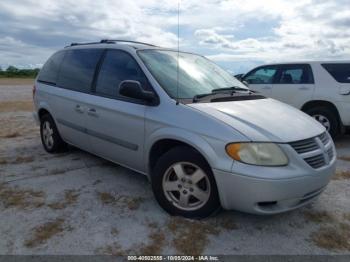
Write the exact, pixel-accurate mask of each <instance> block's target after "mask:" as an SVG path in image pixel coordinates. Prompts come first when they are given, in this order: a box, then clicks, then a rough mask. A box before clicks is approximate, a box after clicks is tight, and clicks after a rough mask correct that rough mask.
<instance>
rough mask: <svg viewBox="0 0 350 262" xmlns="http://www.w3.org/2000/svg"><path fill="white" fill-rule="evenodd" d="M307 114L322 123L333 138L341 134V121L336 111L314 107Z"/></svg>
mask: <svg viewBox="0 0 350 262" xmlns="http://www.w3.org/2000/svg"><path fill="white" fill-rule="evenodd" d="M306 113H307V114H309V115H310V116H312V117H313V118H314V119H316V120H317V121H318V122H320V123H321V124H322V125H323V126H324V127H325V128H326V129H327V131H328V132H329V133H330V135H331V136H332V137H336V136H337V135H338V134H339V121H338V117H337V114H336V113H335V112H334V110H332V109H330V108H328V107H314V108H311V109H309V110H306Z"/></svg>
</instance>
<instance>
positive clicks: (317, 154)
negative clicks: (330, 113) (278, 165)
mask: <svg viewBox="0 0 350 262" xmlns="http://www.w3.org/2000/svg"><path fill="white" fill-rule="evenodd" d="M329 142H330V137H329V135H328V134H327V132H325V133H323V134H321V135H319V136H317V137H313V138H309V139H304V140H300V141H296V142H292V143H289V144H290V145H291V146H292V147H293V148H294V150H295V151H296V152H297V153H298V154H300V155H301V156H302V157H303V159H304V160H305V162H306V163H308V164H309V166H311V167H312V168H315V169H317V168H320V167H323V166H325V165H326V164H327V163H326V159H325V155H324V154H325V153H326V154H327V155H328V158H329V161H331V160H333V158H334V150H333V146H332V145H331V143H329ZM321 143H322V144H323V145H324V146H321ZM323 150H325V151H326V152H324V151H323Z"/></svg>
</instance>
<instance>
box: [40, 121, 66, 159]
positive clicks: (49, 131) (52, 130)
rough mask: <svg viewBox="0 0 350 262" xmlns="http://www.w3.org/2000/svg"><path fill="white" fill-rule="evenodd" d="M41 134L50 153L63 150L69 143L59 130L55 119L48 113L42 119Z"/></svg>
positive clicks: (45, 147) (43, 142)
mask: <svg viewBox="0 0 350 262" xmlns="http://www.w3.org/2000/svg"><path fill="white" fill-rule="evenodd" d="M40 136H41V142H42V144H43V146H44V149H45V150H46V151H47V152H48V153H57V152H62V151H64V150H65V149H66V148H67V144H66V143H65V142H64V141H63V140H62V138H61V136H60V134H59V132H58V130H57V127H56V124H55V121H54V120H53V119H52V117H51V116H50V115H48V114H46V115H44V116H42V117H41V119H40Z"/></svg>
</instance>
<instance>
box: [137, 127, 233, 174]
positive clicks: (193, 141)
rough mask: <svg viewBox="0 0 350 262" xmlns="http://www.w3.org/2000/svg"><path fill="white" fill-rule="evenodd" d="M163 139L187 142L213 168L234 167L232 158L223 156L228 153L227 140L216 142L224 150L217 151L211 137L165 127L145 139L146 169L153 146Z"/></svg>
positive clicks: (229, 168)
mask: <svg viewBox="0 0 350 262" xmlns="http://www.w3.org/2000/svg"><path fill="white" fill-rule="evenodd" d="M162 139H173V140H177V141H180V142H183V143H185V144H188V145H190V146H192V147H193V148H195V149H196V150H197V151H198V152H199V153H201V154H202V156H203V157H204V158H205V159H206V160H207V162H208V163H209V165H210V166H211V168H216V169H221V170H227V171H230V170H231V167H232V163H233V161H232V159H230V158H229V157H228V156H227V157H222V154H225V155H226V151H225V142H224V141H220V140H216V143H220V144H222V152H216V151H215V150H214V149H213V147H212V146H211V145H210V143H209V139H205V138H204V137H202V136H200V135H198V134H195V133H193V132H189V131H188V130H185V129H180V128H174V127H165V128H160V129H157V130H156V131H155V132H153V133H152V134H150V135H149V136H148V138H147V140H146V141H145V147H144V155H145V170H147V169H148V164H149V154H150V151H151V148H152V146H153V145H154V144H155V143H156V142H157V141H159V140H162Z"/></svg>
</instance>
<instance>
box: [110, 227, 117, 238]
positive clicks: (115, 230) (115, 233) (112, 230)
mask: <svg viewBox="0 0 350 262" xmlns="http://www.w3.org/2000/svg"><path fill="white" fill-rule="evenodd" d="M111 234H112V236H117V235H118V234H119V230H118V229H116V228H115V227H113V228H112V229H111Z"/></svg>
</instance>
